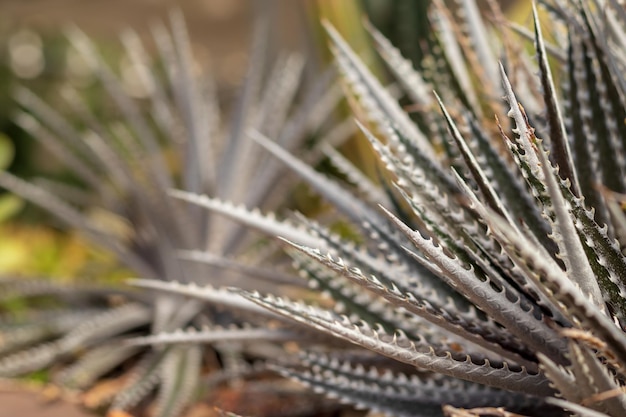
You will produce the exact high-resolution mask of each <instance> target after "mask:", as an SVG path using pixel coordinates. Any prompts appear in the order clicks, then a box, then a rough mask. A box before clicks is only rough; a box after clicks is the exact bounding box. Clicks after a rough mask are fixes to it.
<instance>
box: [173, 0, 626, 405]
mask: <svg viewBox="0 0 626 417" xmlns="http://www.w3.org/2000/svg"><path fill="white" fill-rule="evenodd" d="M457 3H458V4H457V5H456V6H455V7H454V8H453V9H449V8H447V7H446V6H445V5H444V3H443V1H440V0H436V1H433V2H432V7H431V9H430V13H429V21H430V24H431V26H432V28H433V32H432V36H431V37H430V39H429V40H428V42H427V44H428V46H429V54H428V55H427V57H426V58H425V59H424V60H423V62H421V63H420V69H419V70H414V69H413V67H412V66H411V65H410V64H409V63H408V62H407V61H406V60H405V59H404V58H403V57H402V56H401V55H400V54H399V52H398V51H397V50H396V49H395V48H394V47H393V46H392V45H391V44H390V43H389V42H388V41H387V40H386V39H385V38H384V37H383V36H382V35H381V34H380V33H378V32H377V31H376V30H375V29H374V28H370V31H371V35H372V38H373V40H374V43H375V44H376V46H377V48H378V49H379V51H380V54H381V56H382V57H383V58H384V60H385V61H386V62H387V64H389V68H390V70H391V71H392V72H393V73H394V75H395V77H396V79H397V84H398V85H399V86H401V87H402V88H403V90H404V91H405V92H406V96H407V98H408V99H409V100H412V101H413V102H414V104H415V105H412V106H410V108H411V109H416V110H415V112H413V113H411V114H409V113H407V112H405V111H404V109H403V108H402V107H401V106H400V105H399V104H398V102H397V101H396V99H395V98H394V96H392V94H390V92H389V91H388V90H387V89H386V88H385V87H384V86H383V85H382V84H381V83H380V82H379V81H378V80H377V79H376V78H375V77H374V76H373V75H372V74H371V73H370V72H369V71H368V69H367V68H366V66H365V65H364V63H363V62H362V61H361V60H360V59H359V58H358V56H357V55H356V54H355V53H354V52H353V51H352V50H351V49H350V47H349V46H348V44H347V43H346V42H345V41H344V40H343V39H342V38H341V37H340V35H339V34H338V33H337V32H336V31H335V30H334V29H333V28H332V26H330V25H327V31H328V33H329V36H330V39H331V45H332V49H333V51H334V54H335V58H336V61H337V64H338V66H339V68H340V70H341V72H342V74H343V80H344V83H345V87H346V90H347V91H348V93H349V98H351V99H352V100H351V102H352V103H353V105H354V108H355V109H356V113H357V116H358V119H359V122H358V125H359V127H360V129H361V131H362V132H363V135H364V136H365V138H367V140H368V141H369V142H370V143H371V145H372V147H373V149H374V150H375V151H376V153H377V154H378V156H379V158H380V161H381V163H382V164H383V166H384V168H385V170H384V171H383V170H381V171H380V172H381V174H380V182H381V184H382V187H381V188H380V189H379V188H377V186H376V185H375V184H374V183H373V182H372V181H370V180H368V179H367V178H365V177H363V176H362V175H359V174H358V172H357V171H355V170H354V167H351V166H350V165H348V164H347V163H346V161H345V160H343V159H342V160H340V161H339V162H338V164H337V165H339V166H340V167H341V168H342V169H343V170H345V171H346V174H347V175H346V177H347V178H349V179H354V181H352V183H353V185H354V187H353V188H352V189H350V188H348V187H346V186H345V185H344V184H341V183H339V182H337V181H334V180H331V179H329V178H327V177H326V176H324V175H323V174H321V173H318V172H317V171H315V170H314V169H313V168H311V167H310V166H308V165H307V164H305V163H303V162H301V161H300V160H298V159H296V158H295V157H294V156H292V155H291V154H290V153H289V152H288V151H287V150H285V149H284V148H281V147H280V146H279V145H277V144H276V143H275V142H273V141H271V140H269V139H268V138H267V137H266V136H267V135H263V134H261V133H256V134H253V136H254V137H255V139H256V141H257V142H258V143H259V144H260V145H261V146H263V147H264V148H265V149H267V151H269V152H270V153H271V154H273V155H274V156H275V157H276V158H278V159H280V160H281V161H282V162H283V163H284V164H286V165H287V166H289V167H290V168H291V169H292V170H293V171H294V172H295V173H297V174H298V175H299V176H301V177H302V178H303V179H304V180H305V181H307V182H308V183H309V184H310V186H311V187H312V188H314V189H315V190H317V191H318V192H319V193H320V194H321V195H322V196H324V197H325V198H326V199H327V200H329V201H330V202H331V203H333V204H334V205H335V207H336V208H337V210H338V211H340V212H342V213H343V214H344V215H345V216H347V218H348V219H350V220H351V221H352V222H353V223H354V225H355V226H356V227H358V228H360V230H361V231H362V239H361V241H362V242H363V243H362V244H356V243H354V242H350V241H348V240H346V239H345V238H343V237H341V236H338V235H335V234H333V233H332V232H331V231H330V230H329V229H328V228H326V227H324V226H322V225H319V224H316V223H314V222H312V221H308V220H305V219H303V218H301V221H300V224H299V225H294V223H292V222H281V221H279V220H276V219H275V218H273V217H268V218H262V217H260V216H259V215H258V213H252V212H251V213H250V214H249V215H248V216H247V217H245V218H246V219H247V220H246V222H247V224H249V225H251V226H252V227H256V228H258V229H260V230H263V231H265V232H266V233H268V234H273V235H278V236H280V237H282V239H283V241H284V245H285V247H286V250H287V251H288V252H289V253H290V254H291V255H292V256H293V259H294V261H295V265H296V267H297V268H298V269H299V270H300V271H301V272H302V274H303V275H304V276H305V277H306V278H307V279H308V280H309V281H310V282H311V283H312V284H313V285H314V286H315V287H318V288H320V289H322V290H323V291H324V292H325V293H326V294H328V295H329V296H330V297H331V299H332V300H333V301H334V303H333V305H334V308H328V303H324V304H323V306H321V305H320V306H318V305H314V304H307V303H304V302H302V301H292V300H289V299H286V298H283V297H278V296H275V295H271V294H269V295H266V293H265V292H263V291H255V292H245V291H244V292H241V291H235V293H239V294H241V295H242V296H244V297H245V298H246V299H248V300H250V301H253V302H254V303H256V304H258V305H259V306H262V307H265V308H266V309H268V310H269V311H272V312H274V313H277V314H279V315H282V316H284V317H286V318H289V319H291V320H293V321H294V322H295V323H299V325H301V326H302V327H306V328H312V329H315V330H317V331H319V332H321V333H323V334H327V335H332V336H334V337H336V338H339V339H341V340H343V341H347V342H351V343H352V344H353V345H356V347H357V348H354V349H347V348H345V347H344V348H341V349H338V348H336V347H335V348H333V347H331V346H327V347H326V348H319V347H317V348H316V347H315V346H313V345H303V346H302V348H303V350H304V352H303V354H302V355H301V360H300V362H299V363H295V364H294V362H293V361H285V362H282V361H278V362H277V363H276V364H275V368H276V369H277V370H278V371H280V372H281V373H283V374H284V375H287V376H290V377H292V378H295V379H297V380H300V381H302V382H304V383H306V384H308V385H310V386H311V387H313V388H314V389H316V390H319V391H322V392H325V393H327V394H329V395H330V396H333V397H337V398H339V399H341V400H342V401H345V402H349V403H352V404H356V405H358V406H360V407H364V408H367V409H371V410H377V411H382V412H385V413H387V414H389V415H394V416H438V415H443V414H446V415H451V416H476V415H492V416H493V415H496V416H511V415H520V414H521V415H536V416H547V415H568V414H575V415H579V416H594V417H596V416H614V417H617V416H623V415H625V414H626V394H625V393H624V389H625V386H626V373H624V369H625V368H626V333H625V329H626V315H625V313H626V257H625V256H624V254H623V248H624V247H625V246H626V234H625V232H626V217H625V215H624V211H623V203H624V201H625V200H624V196H623V193H624V192H625V191H626V176H625V175H624V174H625V173H626V158H625V154H624V146H625V145H626V124H625V120H626V119H625V116H626V78H624V69H625V68H626V30H625V25H626V13H625V12H624V9H623V6H621V5H620V4H619V2H618V1H616V0H606V1H601V0H594V1H590V2H576V1H572V2H568V1H565V0H563V1H561V0H558V1H545V2H543V6H545V8H544V9H545V13H546V16H547V17H548V19H549V20H550V29H551V39H552V40H551V43H548V42H547V41H546V39H545V38H544V36H543V34H542V29H541V24H540V21H539V17H538V14H537V12H536V9H535V8H534V7H533V11H534V13H533V22H534V34H533V33H532V32H529V31H528V30H527V29H522V28H517V29H518V30H517V32H519V34H518V35H519V36H520V37H519V38H518V37H517V36H518V35H514V34H512V33H511V32H509V28H507V27H506V26H507V25H505V24H504V21H503V20H502V18H501V17H502V15H501V13H500V12H499V10H497V8H496V7H495V4H494V2H490V3H489V5H490V7H491V12H492V13H491V14H492V15H493V17H494V21H495V22H496V24H497V25H496V26H497V27H496V28H494V27H491V26H488V25H486V24H485V23H484V21H483V18H482V17H481V14H480V12H479V8H478V6H477V2H474V1H470V0H459V1H458V2H457ZM455 13H457V14H458V16H457V18H454V17H453V15H454V14H455ZM494 29H500V30H501V31H503V32H502V36H501V37H499V38H495V37H493V36H490V33H491V32H492V31H493V30H494ZM528 38H532V39H534V45H535V57H536V60H535V62H533V61H532V59H529V57H528V56H527V55H526V52H525V50H526V49H527V45H526V42H527V40H528ZM499 61H501V62H499ZM550 61H551V63H552V66H551V65H550ZM433 90H435V91H436V94H433V93H432V91H433ZM494 114H495V116H496V117H495V120H494V118H493V115H494ZM330 155H331V160H334V159H336V157H337V156H336V155H335V154H333V153H332V152H331V153H330ZM176 195H177V196H178V197H182V198H184V199H186V200H188V201H191V202H195V203H197V204H198V205H200V206H204V207H206V208H208V209H210V210H216V208H217V207H219V206H220V205H221V204H223V203H220V202H219V201H218V200H216V199H214V198H210V197H206V196H200V195H193V194H189V193H176ZM241 210H243V209H241ZM223 214H225V215H227V216H230V217H231V218H237V217H244V216H240V214H239V213H237V215H231V214H229V213H223ZM182 288H184V287H181V288H179V289H178V290H175V291H182ZM358 348H364V349H363V350H361V349H358ZM513 413H515V414H513Z"/></svg>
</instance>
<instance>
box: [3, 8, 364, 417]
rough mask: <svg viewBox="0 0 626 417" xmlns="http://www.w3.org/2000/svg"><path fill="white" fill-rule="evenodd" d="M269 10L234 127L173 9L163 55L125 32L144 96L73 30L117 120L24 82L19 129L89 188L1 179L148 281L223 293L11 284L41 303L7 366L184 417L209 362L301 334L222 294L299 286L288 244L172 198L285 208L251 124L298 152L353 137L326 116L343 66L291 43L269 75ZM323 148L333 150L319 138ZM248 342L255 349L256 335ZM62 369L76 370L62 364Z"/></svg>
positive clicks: (69, 94) (113, 402) (102, 102)
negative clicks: (335, 67)
mask: <svg viewBox="0 0 626 417" xmlns="http://www.w3.org/2000/svg"><path fill="white" fill-rule="evenodd" d="M267 17H268V16H265V17H263V18H260V19H259V24H258V25H257V28H256V32H255V34H254V45H253V49H252V54H251V58H250V61H251V64H250V69H249V71H248V74H247V79H246V84H245V86H244V88H243V90H242V93H241V95H240V97H239V98H238V99H237V101H236V102H235V104H234V105H233V107H234V108H235V110H234V111H233V112H232V114H233V117H232V121H231V122H230V124H228V123H227V122H225V121H224V120H222V118H223V116H221V114H220V113H221V107H222V106H221V105H220V103H219V102H218V99H217V92H216V88H217V87H216V85H214V83H213V81H212V80H211V78H210V76H209V75H208V74H207V73H206V71H198V65H199V62H197V61H195V60H194V58H193V56H192V50H191V47H190V42H189V40H188V37H187V33H186V28H185V23H184V21H183V18H182V16H181V14H180V13H172V14H171V19H170V20H171V22H170V23H171V29H168V28H166V27H165V26H164V25H156V26H154V27H153V34H154V39H155V46H156V50H157V51H158V55H159V57H158V58H157V59H154V60H153V59H152V58H150V56H149V54H148V52H147V48H146V47H145V46H144V45H143V44H142V42H141V41H140V38H139V36H138V35H137V34H136V33H134V32H131V31H128V32H126V33H124V34H123V36H122V40H123V45H124V47H125V49H126V53H127V57H128V60H129V61H130V62H131V63H132V68H133V70H134V71H135V75H136V79H137V80H138V83H139V86H140V87H142V89H143V90H144V91H145V92H147V96H146V97H145V98H144V99H142V100H137V99H135V98H133V97H132V96H131V95H129V93H128V92H127V91H126V90H125V89H124V85H123V83H122V82H121V80H120V79H119V76H118V75H117V74H116V71H115V70H114V69H112V68H111V67H109V66H108V64H107V63H106V62H105V60H104V59H103V58H102V57H101V56H100V55H99V53H98V52H97V50H96V47H95V45H94V44H93V43H92V42H91V41H90V40H89V39H88V37H86V36H85V35H84V34H83V33H82V32H80V31H79V30H78V29H70V30H69V32H68V36H69V39H70V41H71V44H72V45H73V46H74V48H75V49H76V50H77V51H78V52H79V53H80V55H81V56H82V57H83V59H84V60H85V61H86V63H87V64H88V65H89V67H90V69H91V70H92V71H93V72H94V74H95V75H96V76H97V78H98V79H99V82H100V85H101V87H102V89H103V90H104V92H105V93H104V94H103V95H102V97H101V98H100V99H99V102H98V103H97V104H98V106H100V109H101V110H102V109H104V111H105V112H108V113H110V114H109V115H107V116H103V115H101V114H95V113H94V112H93V111H92V109H91V107H90V103H88V102H87V101H86V100H85V99H84V98H83V97H82V96H81V94H80V93H79V92H78V91H76V89H75V88H73V87H71V86H67V87H64V88H63V89H61V91H60V95H61V96H62V97H63V98H64V100H65V104H66V105H67V106H68V107H69V109H70V111H69V112H68V113H62V112H61V111H59V110H57V109H56V108H54V107H53V106H51V105H49V104H46V103H45V102H44V101H43V100H41V99H40V98H38V97H37V95H36V94H35V93H33V92H31V91H29V90H27V89H26V88H24V87H20V88H18V89H17V90H16V92H15V99H16V101H17V102H18V103H19V105H20V106H21V108H22V109H23V110H22V111H21V112H19V114H17V116H16V120H17V121H18V123H19V124H20V126H22V127H23V129H25V130H26V131H27V132H29V133H30V134H31V135H32V136H33V137H34V138H36V139H37V140H39V141H40V142H41V145H42V146H43V147H44V149H46V151H47V152H49V153H50V154H53V155H54V157H56V158H58V159H59V160H60V161H61V162H62V163H64V164H66V166H67V167H68V168H70V169H71V170H72V171H73V172H74V173H75V174H76V175H77V176H78V177H79V179H80V180H81V181H82V182H83V183H84V186H85V187H75V186H70V185H68V184H64V183H56V182H53V181H50V180H46V181H45V182H41V183H35V182H33V181H25V180H23V179H20V178H18V177H15V176H14V175H11V174H10V173H8V172H2V173H0V186H2V187H4V188H6V189H7V190H10V191H12V192H14V193H16V194H18V195H20V196H22V197H24V198H25V199H27V200H29V201H31V202H33V203H35V204H37V205H39V206H41V207H42V208H44V209H45V210H48V211H49V212H51V213H52V214H54V215H55V216H57V217H58V218H59V219H61V220H62V221H63V222H64V223H65V224H67V225H69V226H71V227H74V228H76V229H78V230H80V231H81V232H83V233H84V234H85V235H87V236H88V237H89V238H91V239H92V240H93V241H95V243H97V244H99V245H100V246H102V247H104V248H106V249H109V250H110V251H112V252H113V253H114V254H116V255H117V256H118V257H119V259H120V261H121V262H122V263H123V264H125V265H126V266H127V267H129V268H131V269H132V270H133V271H134V272H135V273H136V274H138V276H141V277H142V278H144V279H151V280H155V282H157V283H158V284H160V285H163V284H165V283H168V282H172V281H180V282H184V283H196V284H201V285H206V284H210V285H212V286H213V287H212V288H210V289H208V288H205V289H203V290H202V291H201V294H202V297H204V299H203V300H202V301H199V300H196V299H190V298H189V297H187V296H185V295H178V294H170V293H165V292H162V291H159V292H153V291H152V290H151V289H150V287H151V286H155V285H154V284H153V283H147V284H144V285H143V286H145V287H147V288H146V289H142V290H139V291H137V290H134V291H133V290H129V289H128V288H118V287H115V286H113V287H101V286H94V285H92V284H90V283H81V284H77V285H72V286H63V285H60V284H56V283H53V282H50V281H47V280H36V281H33V280H29V279H26V278H21V277H18V278H5V279H3V280H0V289H1V290H2V297H3V299H4V300H6V299H15V298H20V299H24V300H27V301H28V303H27V305H29V306H31V309H30V310H26V312H25V313H24V314H18V315H17V316H16V317H13V316H12V315H11V314H7V315H6V317H4V318H3V322H2V324H1V327H0V335H1V337H0V376H2V377H8V376H17V375H23V374H27V373H30V372H33V371H36V370H40V369H48V368H51V367H53V368H55V372H53V373H52V379H53V380H54V381H56V382H58V383H60V384H62V385H63V386H66V387H69V388H73V389H79V390H86V389H89V388H91V387H94V386H96V387H97V383H98V382H100V381H102V380H103V379H105V380H106V379H109V380H111V379H113V380H114V381H115V386H116V387H117V389H115V390H107V389H102V390H100V391H98V390H97V389H96V390H95V392H94V395H91V396H89V395H87V396H86V397H85V398H89V399H88V400H87V399H86V400H85V401H86V402H88V403H90V405H92V406H100V405H101V404H100V403H103V404H106V403H109V404H110V407H109V409H110V410H112V412H123V411H127V410H133V409H134V407H135V406H136V405H137V404H139V403H140V402H141V401H144V399H145V398H146V397H147V396H149V395H151V393H152V392H153V391H155V390H156V391H157V394H156V401H155V414H154V415H158V416H175V415H177V414H179V413H180V412H181V410H182V409H183V407H184V406H185V405H187V404H189V403H190V402H191V401H192V400H193V399H194V398H195V397H196V395H197V391H198V389H199V387H200V386H201V385H203V384H204V383H203V382H202V381H201V379H200V378H201V375H202V374H203V373H204V370H208V369H213V370H215V369H218V371H216V372H218V373H219V372H223V377H224V379H226V377H228V375H231V376H233V375H234V376H237V375H241V374H243V373H245V372H246V370H248V369H250V370H253V371H254V370H255V369H256V370H257V371H258V369H257V368H253V367H251V366H250V363H251V361H252V360H254V359H264V358H265V357H266V356H270V357H271V356H275V355H277V353H276V349H277V348H275V347H274V346H273V345H272V344H271V343H265V341H268V342H271V341H276V340H278V341H281V340H285V339H288V340H291V339H293V338H294V337H295V338H296V339H297V338H298V336H296V335H295V334H292V332H289V331H286V330H284V329H282V328H280V329H270V328H268V326H267V322H268V320H269V319H268V314H267V311H266V310H264V309H261V308H259V307H258V306H256V305H255V304H254V303H251V302H250V301H249V300H246V299H244V298H242V297H241V296H238V295H232V294H231V293H229V292H227V291H226V290H223V289H220V287H222V286H225V285H228V286H237V287H239V288H247V289H249V290H253V289H265V290H267V291H269V290H270V289H272V290H276V288H277V287H279V286H284V285H291V284H292V282H291V281H290V279H291V278H290V276H288V275H286V274H284V273H283V274H282V275H281V273H280V267H276V263H277V262H278V263H280V258H279V259H278V261H277V260H276V256H275V255H274V253H275V252H276V249H275V248H274V249H273V248H272V247H270V246H268V245H259V244H258V243H257V241H258V236H254V235H253V234H250V233H248V232H249V229H248V228H246V227H243V226H242V225H240V224H238V223H234V222H224V221H223V219H222V218H220V217H219V216H215V215H213V214H212V213H209V212H206V211H204V210H200V209H198V208H197V207H192V206H187V205H185V204H181V203H180V202H179V201H177V200H175V199H172V198H171V197H170V196H169V193H170V191H171V190H172V189H174V188H181V189H184V190H186V191H187V192H192V193H207V194H210V195H212V196H215V197H219V198H221V199H228V200H231V201H236V202H239V203H246V204H248V205H254V206H257V205H258V206H261V207H264V208H266V209H273V208H276V207H278V205H279V204H282V203H283V202H285V201H286V200H287V199H286V198H284V195H283V194H280V193H277V192H276V191H278V189H274V188H273V186H274V185H275V184H277V183H278V184H289V178H284V175H282V172H283V171H284V170H285V168H284V167H283V166H282V165H281V164H279V163H277V161H275V160H273V159H271V158H269V157H265V158H258V157H257V155H256V152H255V151H254V149H253V148H252V145H251V141H250V140H249V138H248V136H247V130H248V129H256V130H260V131H262V132H264V133H266V134H268V135H271V136H273V137H277V138H279V139H277V140H278V141H279V142H280V143H281V146H285V147H286V148H289V149H293V150H297V149H301V148H303V147H302V145H301V144H302V143H303V142H304V141H305V140H310V139H311V138H312V137H313V136H314V135H317V136H318V138H319V137H322V136H324V135H326V134H328V135H330V136H329V137H328V139H329V140H331V141H341V140H342V138H345V137H347V136H348V135H349V134H350V133H351V132H352V131H353V130H354V128H353V126H352V125H351V124H350V125H347V124H345V123H344V124H339V125H337V126H336V127H335V126H334V123H333V122H332V120H329V116H330V115H331V114H332V112H333V108H334V106H335V104H336V103H337V102H338V100H339V99H340V97H341V94H340V90H339V89H338V87H337V86H335V87H334V88H332V87H329V86H331V84H332V82H333V78H332V72H327V73H324V74H322V75H321V76H320V75H319V74H316V80H315V82H312V80H310V79H309V78H308V77H307V76H306V73H305V61H304V59H303V58H302V57H301V56H300V55H297V54H286V53H285V54H282V55H279V56H278V57H277V58H276V60H275V62H274V63H272V68H271V69H270V71H269V72H268V74H267V75H266V74H265V72H267V71H266V70H267V69H268V68H266V67H269V65H268V62H267V58H268V52H267V51H268V48H267V45H266V41H267V38H268V36H267V32H268V30H269V22H268V19H267ZM163 78H165V79H166V81H165V82H163V81H162V79H163ZM309 81H311V82H309ZM326 120H328V122H326V123H325V121H326ZM76 121H78V122H76ZM333 138H334V139H333ZM316 152H317V154H318V155H321V152H319V151H315V148H313V153H316ZM224 210H233V209H232V208H230V207H224ZM235 211H236V210H235ZM272 264H273V265H272ZM267 265H272V273H269V272H268V266H267ZM276 271H278V272H276ZM142 282H143V281H141V280H138V281H136V283H137V284H138V285H141V284H142ZM296 284H298V283H296ZM299 285H300V286H301V284H299ZM297 286H298V285H296V287H297ZM199 294H200V292H198V293H197V294H196V295H199ZM207 300H208V301H210V302H209V303H208V304H207V303H206V301H207ZM272 317H274V315H272V314H270V315H269V318H270V319H271V318H272ZM251 340H253V341H254V342H255V343H253V344H250V343H246V341H248V342H249V341H251ZM205 346H210V347H211V349H208V350H207V349H206V348H205ZM59 365H64V366H63V367H62V369H61V370H59V369H58V368H59ZM220 368H221V369H222V371H219V369H220ZM212 378H213V379H214V380H218V379H219V377H216V376H215V375H212ZM96 392H102V393H101V394H99V395H95V393H96Z"/></svg>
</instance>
